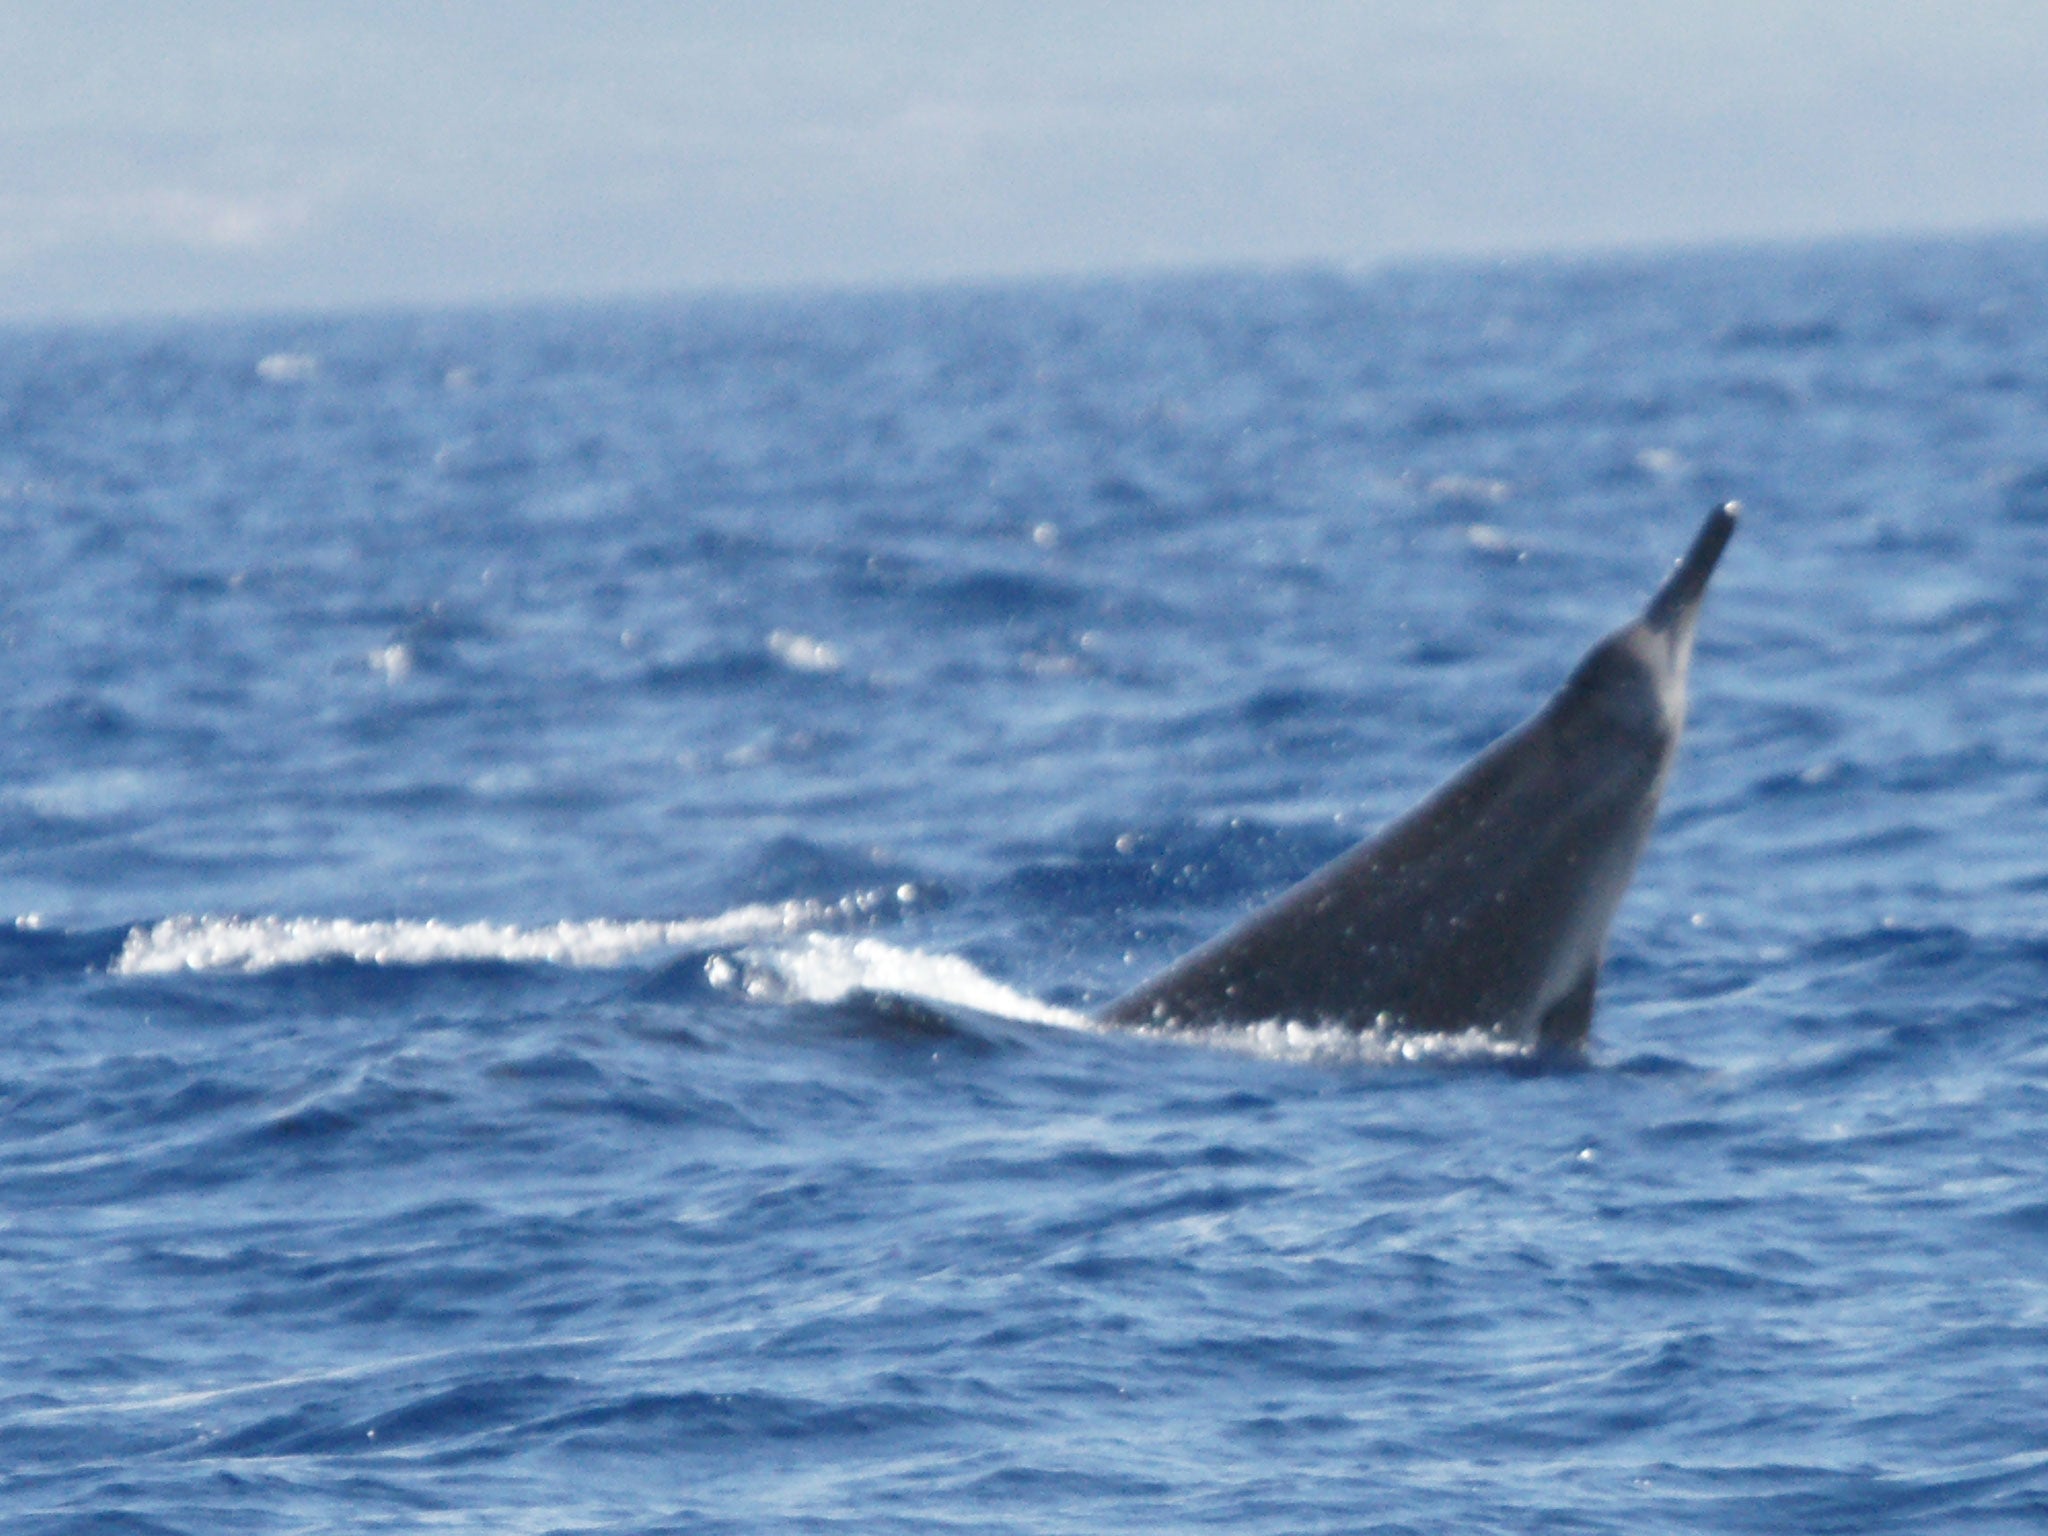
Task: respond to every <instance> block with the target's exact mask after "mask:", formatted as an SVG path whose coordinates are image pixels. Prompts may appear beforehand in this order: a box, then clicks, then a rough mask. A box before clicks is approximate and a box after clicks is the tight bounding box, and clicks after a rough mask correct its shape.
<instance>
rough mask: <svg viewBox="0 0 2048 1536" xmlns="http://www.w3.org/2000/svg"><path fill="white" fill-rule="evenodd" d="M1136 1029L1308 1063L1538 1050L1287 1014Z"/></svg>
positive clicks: (1470, 1032)
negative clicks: (1247, 1021)
mask: <svg viewBox="0 0 2048 1536" xmlns="http://www.w3.org/2000/svg"><path fill="white" fill-rule="evenodd" d="M1138 1033H1140V1034H1145V1035H1152V1036H1155V1037H1157V1038H1159V1039H1162V1040H1181V1041H1187V1042H1190V1043H1193V1044H1199V1045H1207V1046H1212V1047H1214V1048H1216V1049H1218V1050H1225V1051H1237V1052H1240V1053H1242V1054H1243V1055H1246V1056H1258V1057H1261V1058H1263V1059H1265V1060H1267V1061H1287V1062H1294V1063H1297V1064H1300V1065H1304V1066H1365V1067H1398V1066H1440V1067H1460V1066H1474V1065H1489V1064H1492V1065H1498V1064H1500V1063H1503V1062H1512V1061H1525V1060H1527V1059H1528V1058H1529V1057H1530V1056H1531V1055H1533V1054H1534V1050H1535V1048H1534V1047H1533V1046H1532V1045H1530V1044H1529V1043H1528V1042H1526V1041H1522V1040H1513V1039H1505V1038H1503V1037H1502V1036H1500V1035H1498V1034H1495V1033H1494V1032H1493V1031H1492V1030H1490V1029H1461V1030H1456V1031H1453V1032H1449V1033H1444V1034H1424V1033H1408V1032H1405V1031H1402V1030H1397V1029H1387V1028H1380V1027H1376V1028H1373V1029H1364V1030H1359V1029H1352V1028H1351V1027H1350V1026H1349V1025H1345V1024H1297V1023H1293V1022H1290V1021H1288V1020H1285V1019H1273V1020H1269V1021H1267V1022H1265V1023H1262V1024H1251V1025H1243V1024H1218V1025H1209V1026H1199V1027H1196V1028H1191V1029H1179V1028H1177V1029H1149V1028H1146V1029H1140V1030H1139V1031H1138Z"/></svg>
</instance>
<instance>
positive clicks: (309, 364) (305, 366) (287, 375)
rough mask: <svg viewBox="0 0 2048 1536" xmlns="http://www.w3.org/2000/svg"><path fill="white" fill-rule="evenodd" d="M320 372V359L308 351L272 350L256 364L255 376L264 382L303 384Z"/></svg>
mask: <svg viewBox="0 0 2048 1536" xmlns="http://www.w3.org/2000/svg"><path fill="white" fill-rule="evenodd" d="M319 372H320V359H319V358H317V357H315V356H314V355H313V354H312V353H310V352H273V353H271V354H270V355H269V356H268V357H264V358H261V359H259V360H258V361H257V364H256V377H257V378H259V379H261V380H262V381H263V382H264V383H266V384H304V383H305V382H307V380H309V379H311V378H313V377H314V376H315V375H317V374H318V373H319Z"/></svg>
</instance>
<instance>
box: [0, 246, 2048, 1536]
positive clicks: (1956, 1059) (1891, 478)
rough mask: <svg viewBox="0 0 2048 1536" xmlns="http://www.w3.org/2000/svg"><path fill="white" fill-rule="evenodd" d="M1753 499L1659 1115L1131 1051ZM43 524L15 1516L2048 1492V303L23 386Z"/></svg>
mask: <svg viewBox="0 0 2048 1536" xmlns="http://www.w3.org/2000/svg"><path fill="white" fill-rule="evenodd" d="M1730 496H1734V497H1740V498H1741V499H1742V500H1743V501H1744V503H1745V505H1746V507H1747V508H1748V514H1747V516H1746V518H1745V522H1744V526H1743V528H1742V531H1741V533H1740V534H1739V536H1738V538H1737V540H1736V542H1735V544H1734V545H1733V546H1732V547H1731V549H1730V551H1729V553H1728V556H1727V558H1726V559H1725V560H1724V561H1723V563H1722V567H1721V572H1720V574H1719V576H1718V577H1717V579H1716V585H1715V590H1714V592H1713V594H1712V596H1711V598H1710V600H1709V603H1708V610H1707V615H1706V620H1705V624H1704V628H1703V632H1702V636H1701V641H1700V648H1699V653H1698V656H1697V659H1696V662H1695V666H1694V673H1693V715H1692V726H1691V730H1690V734H1689V736H1688V739H1687V743H1686V746H1685V750H1684V753H1683V755H1682V757H1681V760H1680V763H1679V767H1678V771H1677V775H1676V778H1675V780H1674V783H1673V786H1672V788H1671V791H1670V793H1669V795H1668V796H1667V799H1666V803H1665V810H1664V814H1663V817H1662V820H1661V822H1660V825H1659V828H1658V831H1657V833H1656V835H1655V837H1654V839H1653V841H1652V843H1651V846H1650V850H1649V853H1648V856H1647V857H1646V859H1645V861H1644V864H1643V867H1642V869H1641V872H1640V874H1639V876H1638V878H1637V881H1636V885H1635V887H1634V889H1633V890H1632V892H1631V894H1630V896H1629V898H1628V900H1627V901H1626V903H1625V904H1624V906H1623V908H1622V912H1621V915H1620V919H1619V921H1618V923H1617V926H1616V930H1615V933H1614V936H1613V945H1612V954H1611V959H1610V963H1609V966H1608V969H1607V972H1606V978H1605V984H1604V988H1603V996H1602V1003H1601V1009H1600V1013H1599V1016H1598V1019H1597V1021H1596V1025H1595V1034H1594V1045H1593V1049H1592V1052H1591V1055H1590V1058H1589V1060H1588V1062H1587V1064H1586V1065H1585V1067H1584V1068H1583V1069H1582V1070H1575V1071H1537V1070H1529V1069H1528V1068H1527V1066H1526V1065H1525V1064H1520V1063H1518V1062H1516V1061H1515V1060H1513V1059H1510V1058H1504V1057H1503V1056H1502V1055H1501V1054H1500V1053H1497V1052H1491V1053H1490V1052H1488V1051H1485V1050H1480V1049H1478V1048H1476V1047H1474V1048H1472V1049H1469V1050H1460V1049H1454V1048H1447V1049H1444V1050H1441V1051H1434V1052H1424V1053H1420V1058H1419V1059H1412V1060H1411V1059H1406V1058H1405V1057H1403V1056H1402V1054H1401V1053H1400V1052H1398V1051H1394V1050H1389V1049H1387V1048H1385V1047H1384V1046H1376V1045H1374V1044H1373V1043H1372V1042H1360V1041H1356V1040H1353V1039H1352V1038H1351V1037H1348V1036H1340V1035H1329V1034H1319V1033H1316V1032H1313V1031H1304V1030H1301V1029H1288V1028H1284V1027H1274V1028H1270V1029H1264V1030H1249V1031H1240V1032H1236V1033H1234V1034H1232V1035H1228V1036H1223V1037H1211V1038H1202V1039H1193V1040H1190V1039H1162V1038H1157V1037H1149V1036H1140V1035H1126V1034H1104V1033H1096V1032H1092V1031H1089V1030H1086V1029H1082V1028H1075V1027H1071V1026H1072V1025H1073V1023H1074V1017H1073V1010H1076V1009H1079V1008H1083V1007H1085V1006H1086V1005H1088V1004H1089V1003H1092V1002H1096V1001H1100V1000H1103V999H1105V998H1107V997H1108V996H1110V995H1112V994H1113V993H1115V992H1117V991H1118V990H1120V989H1122V988H1123V987H1125V986H1127V985H1129V984H1131V983H1132V982H1134V981H1135V980H1136V979H1138V978H1139V977H1141V976H1143V975H1144V974H1146V973H1147V972H1149V970H1150V969H1152V968H1153V967H1155V966H1156V965H1158V964H1159V963H1161V962H1163V961H1164V960H1166V959H1168V958H1170V957H1171V956H1173V955H1174V954H1176V953H1178V952H1179V951H1180V950H1181V949H1183V948H1184V947H1186V946H1187V945H1188V944H1189V943H1191V942H1193V941H1194V940H1196V939H1199V938H1201V937H1204V936H1206V935H1208V934H1209V933H1211V932H1212V931H1214V930H1215V929H1216V928H1217V927H1219V926H1220V925H1222V924H1223V923H1225V922H1227V921H1229V920H1230V919H1231V918H1232V917H1234V916H1236V915H1237V914H1240V913H1242V912H1243V911H1245V910H1247V909H1248V908H1249V907H1250V906H1251V905H1253V904H1254V903H1256V902H1257V901H1258V900H1260V899H1261V898H1263V897H1264V896H1266V895H1268V894H1270V893H1271V892H1273V891H1274V890H1276V889H1277V888H1278V887H1280V886H1282V885H1284V884H1286V883H1287V882H1289V881H1291V880H1292V879H1293V878H1295V877H1296V876H1298V875H1300V874H1302V873H1304V872H1305V871H1306V870H1308V869H1309V868H1311V867H1313V866H1314V865H1316V864H1317V863H1318V862H1320V861H1321V860H1323V859H1324V858H1326V857H1327V856H1329V855H1331V854H1333V853H1335V852H1337V851H1339V850H1340V849H1342V848H1343V847H1344V846H1346V845H1347V843H1349V842H1350V841H1351V840H1353V839H1354V838H1356V837H1358V836H1360V835H1362V834H1363V833H1364V832H1365V831H1367V830H1369V829H1370V828H1371V827H1372V826H1374V825H1375V824H1377V823H1378V822H1379V821H1381V820H1382V819H1384V818H1385V817H1387V816H1388V815H1390V814H1393V813H1395V812H1397V811H1398V810H1400V809H1401V808H1403V807H1404V806H1405V805H1407V804H1408V803H1410V802H1411V801H1412V800H1413V799H1414V798H1415V797H1416V796H1417V795H1418V794H1420V793H1421V792H1423V791H1424V790H1426V789H1427V788H1428V787H1429V786H1430V785H1431V784H1433V783H1434V782H1436V781H1437V780H1438V779H1440V778H1441V777H1442V776H1443V775H1444V774H1445V773H1447V772H1448V771H1449V770H1451V769H1452V768H1454V767H1455V766H1456V765H1457V764H1459V763H1460V762H1461V761H1463V760H1464V759H1465V758H1466V757H1467V756H1469V755H1470V754H1471V753H1472V752H1473V751H1475V750H1476V749H1477V748H1479V747H1480V746H1482V745H1483V744H1484V743H1485V742H1486V741H1487V740H1489V739H1490V738H1491V737H1492V736H1493V735H1495V734H1497V733H1498V732H1500V731H1501V730H1503V729H1505V728H1507V727H1508V726H1510V725H1512V724H1513V723H1514V722H1516V721H1517V720H1518V719H1519V718H1521V717H1522V716H1523V715H1524V714H1526V713H1527V712H1528V711H1529V710H1531V709H1532V708H1534V707H1535V706H1536V705H1537V704H1538V703H1540V702H1541V700H1542V699H1543V698H1544V697H1545V696H1546V695H1547V693H1548V692H1549V691H1550V689H1551V688H1553V687H1554V686H1555V685H1556V683H1557V682H1558V681H1559V680H1560V679H1561V678H1562V676H1563V675H1564V673H1565V672H1566V670H1568V668H1569V667H1570V665H1571V664H1572V662H1573V661H1574V660H1575V659H1576V658H1577V656H1578V655H1579V653H1580V652H1581V651H1582V650H1583V649H1584V647H1585V646H1586V645H1588V644H1589V643H1590V642H1591V641H1592V640H1594V639H1595V638H1596V637H1597V636H1598V635H1599V634H1600V633H1602V632H1603V631H1604V630H1606V629H1607V628H1608V627H1610V626H1611V625H1613V624H1615V623H1617V622H1620V621H1621V620H1623V619H1624V618H1626V617H1628V616H1629V615H1630V614H1632V613H1633V611H1634V610H1635V608H1636V607H1637V605H1638V604H1639V603H1640V602H1641V601H1642V599H1643V598H1644V596H1645V595H1647V593H1648V592H1649V591H1650V589H1651V588H1652V587H1653V586H1654V585H1655V583H1656V581H1657V580H1658V579H1659V578H1660V576H1661V575H1662V573H1663V571H1664V570H1665V568H1666V565H1667V562H1668V561H1669V560H1670V559H1671V558H1672V557H1673V556H1675V555H1676V554H1677V553H1678V552H1679V551H1680V550H1681V549H1682V548H1683V547H1684V544H1685V542H1686V541H1687V539H1688V538H1689V537H1690V535H1691V533H1692V531H1693V528H1694V527H1695V525H1696V523H1697V521H1698V519H1699V517H1700V515H1701V514H1702V513H1703V512H1704V511H1705V510H1706V508H1707V507H1708V506H1709V505H1711V504H1712V503H1713V502H1715V501H1717V500H1720V499H1723V498H1726V497H1730ZM0 533H4V537H5V551H6V558H5V561H4V563H0V635H4V643H5V649H4V665H5V669H6V686H5V688H4V690H0V711H4V719H5V730H4V734H0V910H5V911H6V912H7V913H8V914H10V915H12V914H19V920H18V921H17V922H15V923H14V924H13V925H12V926H11V927H7V928H4V929H0V1325H4V1326H0V1524H4V1526H5V1528H6V1529H7V1530H9V1531H20V1532H26V1533H55V1532H66V1533H69V1532H124V1533H125V1532H156V1533H160V1532H176V1533H194V1536H197V1533H215V1532H228V1533H233V1532H273V1531H290V1532H298V1531H340V1530H348V1531H408V1532H410V1531H418V1530H435V1531H461V1532H470V1531H474V1532H492V1533H499V1532H543V1531H562V1532H570V1531H620V1532H626V1531H634V1532H638V1531H649V1532H652V1531H677V1532H681V1531H690V1532H698V1531H704V1532H760V1531H781V1530H790V1531H827V1530H846V1531H860V1532H877V1531H899V1530H900V1531H923V1530H933V1531H936V1530H947V1531H983V1530H986V1531H1004V1532H1040V1531H1062V1532H1066V1531H1071V1532H1095V1531H1103V1530H1147V1531H1150V1530H1228V1531H1231V1532H1233V1533H1244V1532H1273V1533H1281V1532H1287V1533H1294V1532H1311V1531H1315V1532H1321V1531H1328V1532H1340V1531H1341V1532H1355V1531H1382V1530H1383V1531H1418V1532H1419V1531H1435V1530H1444V1529H1455V1530H1462V1531H1514V1532H1538V1531H1541V1532H1636V1531H1642V1530H1686V1531H1694V1532H1778V1531H1791V1530H1797V1531H1803V1532H1836V1531H1839V1532H1872V1531H1915V1532H1918V1531H1930V1530H1944V1531H1948V1530H1954V1531H2015V1532H2017V1531H2035V1530H2039V1529H2041V1528H2042V1526H2043V1524H2044V1522H2048V1399H2044V1396H2043V1393H2042V1390H2041V1383H2042V1381H2043V1380H2044V1379H2048V1180H2044V1178H2043V1174H2042V1167H2043V1162H2044V1151H2043V1149H2044V1147H2048V1030H2044V1027H2043V1025H2044V1012H2048V1009H2044V1000H2048V840H2044V835H2043V834H2044V831H2048V605H2044V604H2043V603H2042V601H2041V599H2040V593H2041V592H2042V590H2043V587H2044V585H2048V239H2038V238H2037V239H2005V240H1996V241H1978V242H1957V243H1946V244H1871V245H1858V246H1838V247H1830V248H1823V249H1817V250H1810V251H1796V250H1772V251H1754V252H1729V251H1720V252H1709V253H1697V254H1687V255H1673V256H1660V257H1656V258H1640V259H1607V260H1599V261H1573V262H1520V263H1514V264H1509V265H1504V266H1443V267H1426V268H1413V269H1407V270H1401V271H1394V272H1386V273H1380V274H1374V275H1368V276H1362V277H1346V276H1338V275H1328V274H1314V273H1311V274H1300V275H1285V274H1283V275H1266V276H1246V277H1217V278H1204V279H1185V280H1159V281H1146V282H1136V281H1133V282H1102V283H1083V284H1069V285H1039V286H1017V287H990V288H958V289H944V290H934V291H926V292H914V293H903V294H879V295H841V296H812V297H788V298H772V299H771V298H763V299H749V300H736V299H735V300H718V301H713V300H704V301H699V302H689V303H673V304H667V305H657V304H647V305H639V306H623V305H622V306H616V307H590V308H559V309H551V310H527V311H504V312H496V313H438V314H418V315H397V316H381V317H380V316H367V317H354V318H334V319H317V320H308V319H289V320H267V321H266V320H246V321H232V322H230V321H210V322H205V323H185V324H162V325H150V326H141V325H138V326H132V327H126V328H118V329H99V330H49V331H21V330H16V331H13V332H5V333H0ZM877 993H880V994H890V995H897V996H907V997H910V998H916V999H924V1000H926V1002H927V1003H929V1004H931V1006H920V1007H909V1006H898V1005H891V1004H889V1003H887V1002H878V1001H876V1000H875V998H874V994H877Z"/></svg>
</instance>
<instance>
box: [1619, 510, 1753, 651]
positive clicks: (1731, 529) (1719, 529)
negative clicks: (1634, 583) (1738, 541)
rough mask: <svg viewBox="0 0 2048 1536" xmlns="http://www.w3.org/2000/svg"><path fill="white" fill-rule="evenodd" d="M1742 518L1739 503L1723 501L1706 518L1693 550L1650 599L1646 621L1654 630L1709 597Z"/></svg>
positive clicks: (1669, 622)
mask: <svg viewBox="0 0 2048 1536" xmlns="http://www.w3.org/2000/svg"><path fill="white" fill-rule="evenodd" d="M1741 517H1742V503H1741V502H1739V501H1724V502H1722V503H1721V505H1719V506H1718V507H1716V508H1714V510H1713V511H1711V512H1709V513H1708V514H1707V520H1706V522H1704V523H1703V524H1701V525H1700V531H1699V534H1698V535H1697V536H1696V537H1695V538H1694V539H1693V541H1692V548H1690V549H1688V550H1687V551H1686V552H1685V553H1684V555H1682V556H1681V557H1680V558H1679V561H1678V565H1677V568H1676V569H1674V570H1673V571H1672V573H1671V575H1670V576H1669V577H1668V578H1667V579H1666V580H1665V583H1664V585H1663V586H1661V587H1659V588H1658V589H1657V595H1656V596H1655V597H1653V598H1651V599H1650V606H1649V608H1648V609H1647V610H1646V611H1645V612H1644V614H1643V618H1644V620H1645V622H1647V623H1648V624H1649V625H1650V626H1651V627H1652V628H1655V629H1662V628H1664V627H1665V626H1667V625H1669V624H1671V623H1673V622H1674V621H1676V620H1678V619H1679V618H1681V617H1682V616H1684V615H1685V614H1688V613H1690V612H1692V611H1693V610H1694V609H1696V608H1697V607H1698V606H1699V602H1700V599H1701V597H1703V596H1704V595H1705V594H1706V590H1707V578H1708V577H1710V576H1712V575H1713V574H1714V566H1715V564H1716V563H1717V562H1718V561H1719V560H1720V558H1721V551H1722V550H1724V549H1726V548H1727V547H1728V541H1729V540H1730V539H1732V538H1733V537H1734V536H1735V525H1736V523H1737V522H1739V521H1740V520H1741Z"/></svg>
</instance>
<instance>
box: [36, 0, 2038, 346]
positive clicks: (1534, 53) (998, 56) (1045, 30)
mask: <svg viewBox="0 0 2048 1536" xmlns="http://www.w3.org/2000/svg"><path fill="white" fill-rule="evenodd" d="M2015 226H2038V227H2048V4H2043V3H2041V0H1948V3H1933V0H1918V3H1908V0H1715V3H1714V4H1711V5H1705V4H1701V5H1684V6H1666V5H1657V4H1645V3H1643V0H1631V3H1619V0H1615V3H1610V0H1576V3H1574V0H1553V3H1549V4H1535V3H1522V0H1497V3H1496V0H1408V3H1402V4H1378V3H1371V0H1363V3H1352V4H1337V3H1326V0H1273V3H1268V4H1248V3H1226V0H1095V3H1089V4H1074V3H1067V0H1037V3H1022V0H1018V3H1010V0H947V3H931V4H921V3H889V0H844V3H838V4H827V3H819V0H787V3H776V0H751V3H727V0H703V3H697V4H689V3H675V4H666V5H654V4H623V3H622V4H603V3H584V4H574V5H571V4H566V3H564V4H554V5H540V4H530V3H523V0H501V3H496V4H488V5H486V4H464V3H460V0H457V3H448V4H439V5H436V4H431V3H420V0H415V3H411V4H403V5H400V4H381V3H353V4H348V5H342V4H338V3H337V4H328V5H304V4H291V3H277V0H272V3H266V4H235V3H223V0H191V3H187V4H181V5H177V6H140V5H134V4H112V3H104V4H90V3H75V4H74V3H66V0H45V3H26V0H0V318H17V319H21V318H40V317H67V316H99V315H114V314H131V313H151V312H158V311H166V310H193V309H234V308H251V307H262V308H270V307H276V306H290V307H305V306H310V307H327V306H343V305H354V304H361V303H366V302H368V303H383V302H388V301H398V302H419V301H439V300H448V299H455V300H464V299H492V298H499V297H508V296H526V295H600V294H609V293H618V292H645V291H663V290H689V289H698V288H706V287H731V286H737V285H746V286H753V285H760V284H777V285H781V284H812V283H845V282H854V283H874V282H898V281H910V280H918V279H924V278H933V277H962V276H1000V275H1010V274H1027V273H1046V272H1058V273H1068V272H1094V271H1118V270H1131V269H1145V268H1159V267H1184V266H1193V265H1220V264H1244V263H1295V262H1305V261H1315V262H1326V263H1338V264H1342V265H1346V266H1358V265H1368V264H1371V263H1374V262H1377V261H1381V260H1384V259H1386V258H1388V257H1394V256H1411V255H1416V254H1426V253H1437V252H1451V253H1461V254H1475V253H1494V252H1519V251H1528V250H1571V249H1582V248H1587V247H1612V246H1632V245H1643V244H1672V243H1691V242H1698V241H1706V240H1729V239H1738V240H1739V239H1751V238H1759V237H1762V238H1785V237H1790V238H1806V237H1813V236H1828V235H1834V234H1841V233H1873V232H1887V231H1933V230H1950V229H1985V228H2007V227H2015Z"/></svg>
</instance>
